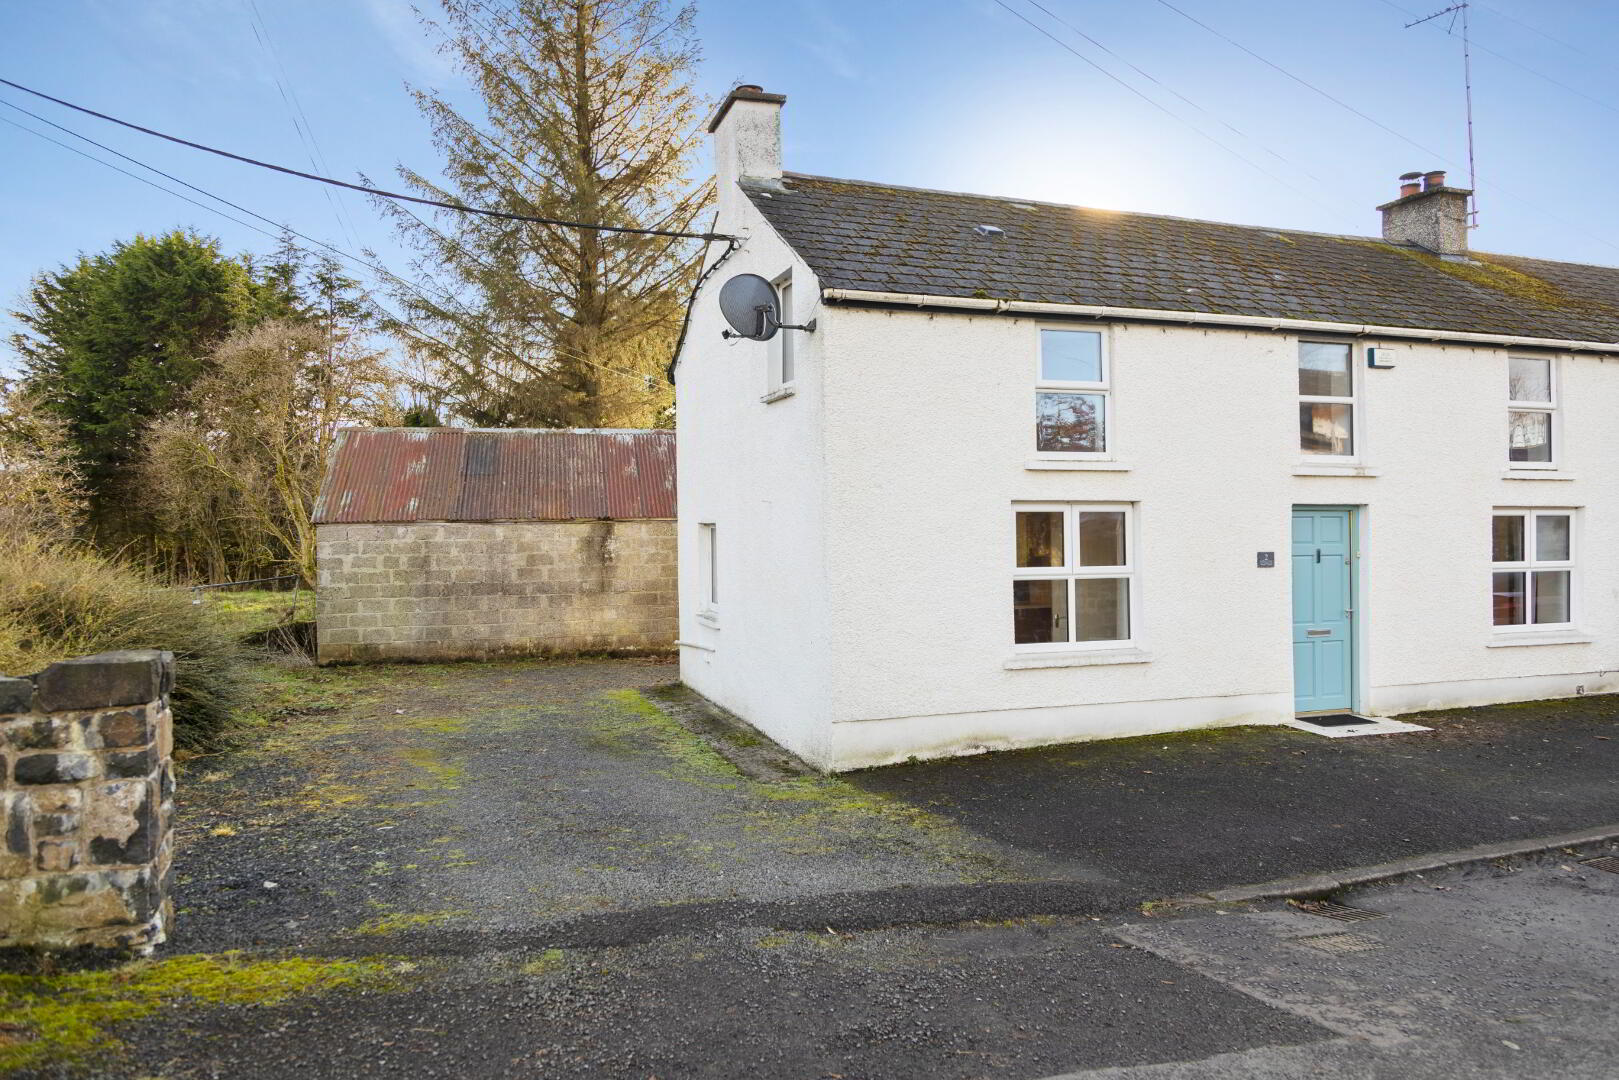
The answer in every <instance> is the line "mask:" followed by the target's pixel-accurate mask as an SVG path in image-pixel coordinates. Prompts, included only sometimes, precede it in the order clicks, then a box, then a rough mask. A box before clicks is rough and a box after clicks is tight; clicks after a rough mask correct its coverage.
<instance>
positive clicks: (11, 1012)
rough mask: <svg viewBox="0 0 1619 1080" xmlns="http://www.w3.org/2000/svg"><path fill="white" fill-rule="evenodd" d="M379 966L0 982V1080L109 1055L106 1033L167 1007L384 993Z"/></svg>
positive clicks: (7, 978) (220, 966) (188, 965)
mask: <svg viewBox="0 0 1619 1080" xmlns="http://www.w3.org/2000/svg"><path fill="white" fill-rule="evenodd" d="M393 971H394V969H392V968H390V965H389V963H388V962H387V961H385V960H375V959H373V960H317V959H312V958H309V957H285V958H280V959H248V958H246V957H244V956H242V955H241V954H239V953H219V954H213V955H208V954H197V955H193V956H177V957H174V958H172V959H168V960H155V961H154V960H142V961H137V962H135V963H133V964H127V965H125V966H123V967H120V968H117V969H114V970H111V971H88V972H75V973H72V974H67V975H50V976H35V975H0V1016H4V1017H5V1018H6V1021H7V1023H8V1025H11V1026H12V1027H11V1029H10V1030H8V1031H5V1032H0V1073H7V1072H10V1071H12V1070H18V1069H24V1068H29V1067H32V1066H39V1065H45V1064H61V1063H68V1062H72V1061H74V1060H76V1059H78V1058H81V1057H83V1056H84V1055H85V1054H86V1053H89V1052H91V1051H109V1050H116V1049H117V1048H118V1046H119V1043H118V1041H117V1039H116V1038H114V1037H113V1036H112V1035H111V1034H110V1032H109V1029H110V1028H111V1027H112V1026H113V1025H115V1024H120V1023H127V1022H129V1021H132V1020H139V1019H141V1018H142V1017H145V1016H148V1015H150V1014H152V1013H153V1012H155V1011H157V1010H158V1009H161V1008H164V1007H166V1006H170V1005H178V1004H184V1003H191V1004H196V1005H276V1004H279V1003H281V1002H283V1001H287V1000H289V999H291V998H295V997H302V996H305V995H309V994H319V993H324V992H327V991H330V990H336V989H339V988H343V987H365V988H368V989H379V988H385V987H387V986H388V985H390V983H391V982H392V981H393V979H394V974H393Z"/></svg>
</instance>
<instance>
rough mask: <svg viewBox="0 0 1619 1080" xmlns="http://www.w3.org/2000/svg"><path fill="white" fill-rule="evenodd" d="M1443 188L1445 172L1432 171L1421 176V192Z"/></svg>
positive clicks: (1441, 170) (1440, 170) (1439, 170)
mask: <svg viewBox="0 0 1619 1080" xmlns="http://www.w3.org/2000/svg"><path fill="white" fill-rule="evenodd" d="M1444 186H1445V170H1443V169H1433V170H1431V171H1429V172H1426V173H1424V174H1423V176H1422V190H1424V191H1431V190H1433V189H1434V188H1437V187H1444Z"/></svg>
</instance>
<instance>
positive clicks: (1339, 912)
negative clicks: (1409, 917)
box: [1292, 900, 1387, 922]
mask: <svg viewBox="0 0 1619 1080" xmlns="http://www.w3.org/2000/svg"><path fill="white" fill-rule="evenodd" d="M1292 904H1293V906H1294V907H1296V908H1298V909H1299V910H1300V911H1302V912H1304V913H1305V914H1306V915H1319V916H1321V917H1322V918H1323V919H1337V920H1338V921H1339V922H1366V921H1367V920H1368V919H1382V918H1386V917H1387V916H1385V915H1384V914H1383V913H1382V912H1381V911H1368V910H1366V909H1365V908H1358V907H1350V906H1349V905H1348V904H1335V903H1333V902H1332V901H1331V900H1294V901H1292Z"/></svg>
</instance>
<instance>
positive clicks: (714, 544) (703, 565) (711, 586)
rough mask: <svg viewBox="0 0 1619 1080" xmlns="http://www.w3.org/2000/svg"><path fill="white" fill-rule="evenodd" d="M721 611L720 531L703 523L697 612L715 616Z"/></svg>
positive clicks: (699, 538)
mask: <svg viewBox="0 0 1619 1080" xmlns="http://www.w3.org/2000/svg"><path fill="white" fill-rule="evenodd" d="M719 609H720V595H719V530H718V529H716V528H715V527H714V523H713V522H712V521H703V522H699V523H698V525H697V612H698V614H700V615H714V614H716V613H718V612H719Z"/></svg>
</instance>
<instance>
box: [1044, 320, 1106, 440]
mask: <svg viewBox="0 0 1619 1080" xmlns="http://www.w3.org/2000/svg"><path fill="white" fill-rule="evenodd" d="M1109 397H1110V391H1109V386H1108V369H1107V357H1106V356H1105V355H1104V352H1103V348H1102V335H1101V333H1100V332H1099V331H1096V330H1041V331H1040V371H1039V375H1038V377H1037V378H1036V381H1035V394H1034V417H1035V419H1034V445H1035V449H1036V450H1038V451H1040V452H1041V453H1049V454H1068V455H1080V454H1085V455H1090V456H1092V457H1100V456H1102V455H1103V454H1106V453H1107V450H1108V422H1109V415H1108V414H1109V408H1110V406H1111V404H1112V403H1111V402H1110V401H1109Z"/></svg>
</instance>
